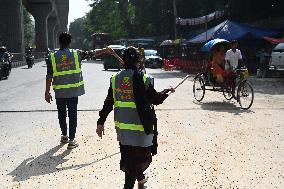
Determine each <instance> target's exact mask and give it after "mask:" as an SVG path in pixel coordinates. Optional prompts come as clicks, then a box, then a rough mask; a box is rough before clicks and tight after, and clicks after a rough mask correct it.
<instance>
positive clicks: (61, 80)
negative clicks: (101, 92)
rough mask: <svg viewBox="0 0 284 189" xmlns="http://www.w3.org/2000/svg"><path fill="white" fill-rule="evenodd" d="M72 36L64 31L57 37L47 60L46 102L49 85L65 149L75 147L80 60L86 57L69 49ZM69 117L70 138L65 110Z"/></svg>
mask: <svg viewBox="0 0 284 189" xmlns="http://www.w3.org/2000/svg"><path fill="white" fill-rule="evenodd" d="M71 40H72V36H71V35H70V34H68V33H66V32H64V33H61V34H60V35H59V44H60V49H59V50H58V51H56V52H51V53H50V54H49V56H48V59H47V60H46V63H47V75H46V89H45V100H46V101H47V102H48V103H51V101H52V96H51V93H50V87H51V84H52V87H53V90H54V93H55V99H56V105H57V110H58V119H59V125H60V128H61V132H62V135H61V140H60V141H61V143H64V144H65V143H68V146H67V149H73V148H76V147H77V146H78V142H77V141H76V140H75V134H76V128H77V105H78V97H79V96H81V95H84V94H85V89H84V80H83V75H82V70H81V60H83V59H84V58H85V55H86V54H85V53H84V52H81V51H77V50H74V49H69V45H70V43H71ZM104 53H107V54H111V50H110V49H102V50H100V51H97V52H96V53H95V56H99V55H101V54H104ZM67 108H68V117H69V138H68V135H67V124H66V116H67V115H66V109H67Z"/></svg>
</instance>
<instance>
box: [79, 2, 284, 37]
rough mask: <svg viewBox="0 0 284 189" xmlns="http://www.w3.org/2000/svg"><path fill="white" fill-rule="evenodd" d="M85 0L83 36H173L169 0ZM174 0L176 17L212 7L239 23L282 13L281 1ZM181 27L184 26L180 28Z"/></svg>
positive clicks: (192, 14) (209, 11)
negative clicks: (98, 34) (86, 7)
mask: <svg viewBox="0 0 284 189" xmlns="http://www.w3.org/2000/svg"><path fill="white" fill-rule="evenodd" d="M87 1H88V2H90V3H91V7H92V9H91V11H90V12H89V13H88V14H87V16H86V18H84V20H83V24H82V28H83V31H84V33H85V34H87V35H91V34H92V33H95V32H103V33H109V34H110V36H111V37H112V39H114V40H115V39H118V38H122V37H127V38H133V37H149V36H150V37H153V36H169V37H171V38H172V37H173V36H174V24H175V20H174V13H173V0H87ZM175 1H176V6H177V12H178V13H177V16H178V17H182V18H194V17H200V16H204V15H206V14H209V13H211V12H213V11H215V10H225V11H226V13H228V14H227V15H228V16H229V18H230V19H232V20H235V21H239V22H250V21H253V20H258V19H265V18H268V17H273V16H284V13H283V11H281V10H283V8H284V1H283V2H282V1H281V2H280V1H273V2H272V1H259V0H175ZM272 4H273V6H272ZM224 19H226V17H225V18H224ZM200 27H204V26H200ZM195 29H196V28H195ZM182 30H186V29H184V28H182ZM187 30H188V29H187Z"/></svg>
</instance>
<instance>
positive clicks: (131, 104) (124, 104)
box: [114, 101, 136, 108]
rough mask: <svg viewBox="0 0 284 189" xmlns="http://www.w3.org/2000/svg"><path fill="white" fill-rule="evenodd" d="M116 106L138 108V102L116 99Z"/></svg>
mask: <svg viewBox="0 0 284 189" xmlns="http://www.w3.org/2000/svg"><path fill="white" fill-rule="evenodd" d="M114 107H116V108H136V104H135V102H122V101H115V103H114Z"/></svg>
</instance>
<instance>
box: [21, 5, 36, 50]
mask: <svg viewBox="0 0 284 189" xmlns="http://www.w3.org/2000/svg"><path fill="white" fill-rule="evenodd" d="M23 15H24V38H25V43H26V46H33V45H34V42H35V28H34V25H33V20H32V16H31V14H30V13H29V12H28V11H27V10H26V8H25V7H24V8H23Z"/></svg>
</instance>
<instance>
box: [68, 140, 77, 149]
mask: <svg viewBox="0 0 284 189" xmlns="http://www.w3.org/2000/svg"><path fill="white" fill-rule="evenodd" d="M78 146H79V144H78V142H77V141H76V140H74V139H73V140H69V144H68V146H67V149H69V150H70V149H73V148H76V147H78Z"/></svg>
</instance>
